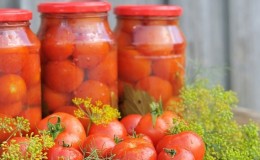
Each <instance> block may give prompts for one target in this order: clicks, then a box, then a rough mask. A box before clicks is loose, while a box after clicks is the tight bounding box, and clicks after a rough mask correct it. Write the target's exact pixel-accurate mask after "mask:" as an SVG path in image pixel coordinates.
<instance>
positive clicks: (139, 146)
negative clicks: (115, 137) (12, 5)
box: [112, 138, 157, 160]
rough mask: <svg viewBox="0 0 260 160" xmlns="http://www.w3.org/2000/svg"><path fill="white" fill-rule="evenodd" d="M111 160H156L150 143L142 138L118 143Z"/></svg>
mask: <svg viewBox="0 0 260 160" xmlns="http://www.w3.org/2000/svg"><path fill="white" fill-rule="evenodd" d="M112 153H113V154H115V157H114V158H113V159H115V160H116V159H120V160H130V159H131V160H141V159H142V160H156V159H157V154H156V151H155V149H154V146H153V144H152V143H149V142H148V141H146V140H145V139H142V138H128V139H125V140H124V141H122V142H120V143H118V144H117V145H116V146H115V147H114V149H113V151H112Z"/></svg>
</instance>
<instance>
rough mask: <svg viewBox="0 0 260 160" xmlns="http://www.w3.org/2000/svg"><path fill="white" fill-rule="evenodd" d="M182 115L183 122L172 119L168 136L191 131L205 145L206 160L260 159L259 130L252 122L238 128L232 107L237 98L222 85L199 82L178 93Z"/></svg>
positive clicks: (234, 105)
mask: <svg viewBox="0 0 260 160" xmlns="http://www.w3.org/2000/svg"><path fill="white" fill-rule="evenodd" d="M181 99H182V100H181V102H179V103H178V104H177V105H178V106H179V107H182V108H184V112H183V113H182V115H183V118H184V119H185V121H186V122H183V121H181V120H175V122H174V123H175V124H177V125H176V126H174V127H173V128H171V130H170V133H171V134H175V133H179V132H182V131H187V130H189V131H194V132H196V133H198V134H199V135H201V136H202V138H203V140H204V142H205V144H206V155H205V158H204V159H205V160H215V159H221V160H259V159H260V136H259V128H258V127H257V125H256V124H255V123H253V122H250V123H249V124H246V125H239V124H238V123H237V122H236V121H235V120H234V118H233V112H232V108H234V107H236V104H237V103H238V99H237V97H236V95H235V93H234V92H232V91H225V90H224V88H223V87H221V86H214V87H211V88H210V87H208V86H207V82H205V81H199V82H196V83H195V84H193V85H190V86H186V87H185V88H184V89H183V90H182V91H181Z"/></svg>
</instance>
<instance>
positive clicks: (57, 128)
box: [47, 116, 64, 140]
mask: <svg viewBox="0 0 260 160" xmlns="http://www.w3.org/2000/svg"><path fill="white" fill-rule="evenodd" d="M52 118H57V122H56V123H54V124H52V123H51V122H50V120H51V119H52ZM47 126H48V131H49V132H50V135H51V136H52V138H53V140H55V139H56V138H57V136H58V135H59V134H60V133H61V132H63V131H64V127H62V125H61V118H60V117H59V116H53V117H51V118H49V119H48V123H47Z"/></svg>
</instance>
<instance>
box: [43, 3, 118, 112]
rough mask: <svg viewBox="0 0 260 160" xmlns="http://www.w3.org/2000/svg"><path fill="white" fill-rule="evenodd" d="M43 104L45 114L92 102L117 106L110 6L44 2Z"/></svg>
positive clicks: (115, 60)
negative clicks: (80, 100)
mask: <svg viewBox="0 0 260 160" xmlns="http://www.w3.org/2000/svg"><path fill="white" fill-rule="evenodd" d="M38 10H39V12H41V26H40V29H39V32H38V36H39V38H40V40H41V43H42V48H41V56H42V57H41V58H42V61H41V62H42V70H43V71H42V84H43V103H44V106H45V109H47V110H48V112H47V113H52V112H55V110H62V109H61V108H60V107H64V106H70V105H73V104H72V102H71V100H72V99H73V98H74V97H77V98H91V99H92V102H93V103H95V102H96V101H101V102H102V103H103V104H110V105H112V106H115V107H116V104H117V55H116V49H115V42H114V39H113V34H112V31H111V29H110V27H109V24H108V21H107V12H108V11H109V10H110V4H109V3H107V2H65V3H62V2H58V3H42V4H39V6H38Z"/></svg>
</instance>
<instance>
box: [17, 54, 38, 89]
mask: <svg viewBox="0 0 260 160" xmlns="http://www.w3.org/2000/svg"><path fill="white" fill-rule="evenodd" d="M21 76H22V77H23V79H24V81H25V83H26V85H27V86H30V87H31V86H33V85H37V84H40V82H41V81H40V79H41V67H40V56H39V55H38V54H29V55H28V58H27V59H26V64H25V65H24V67H23V69H22V72H21Z"/></svg>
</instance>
